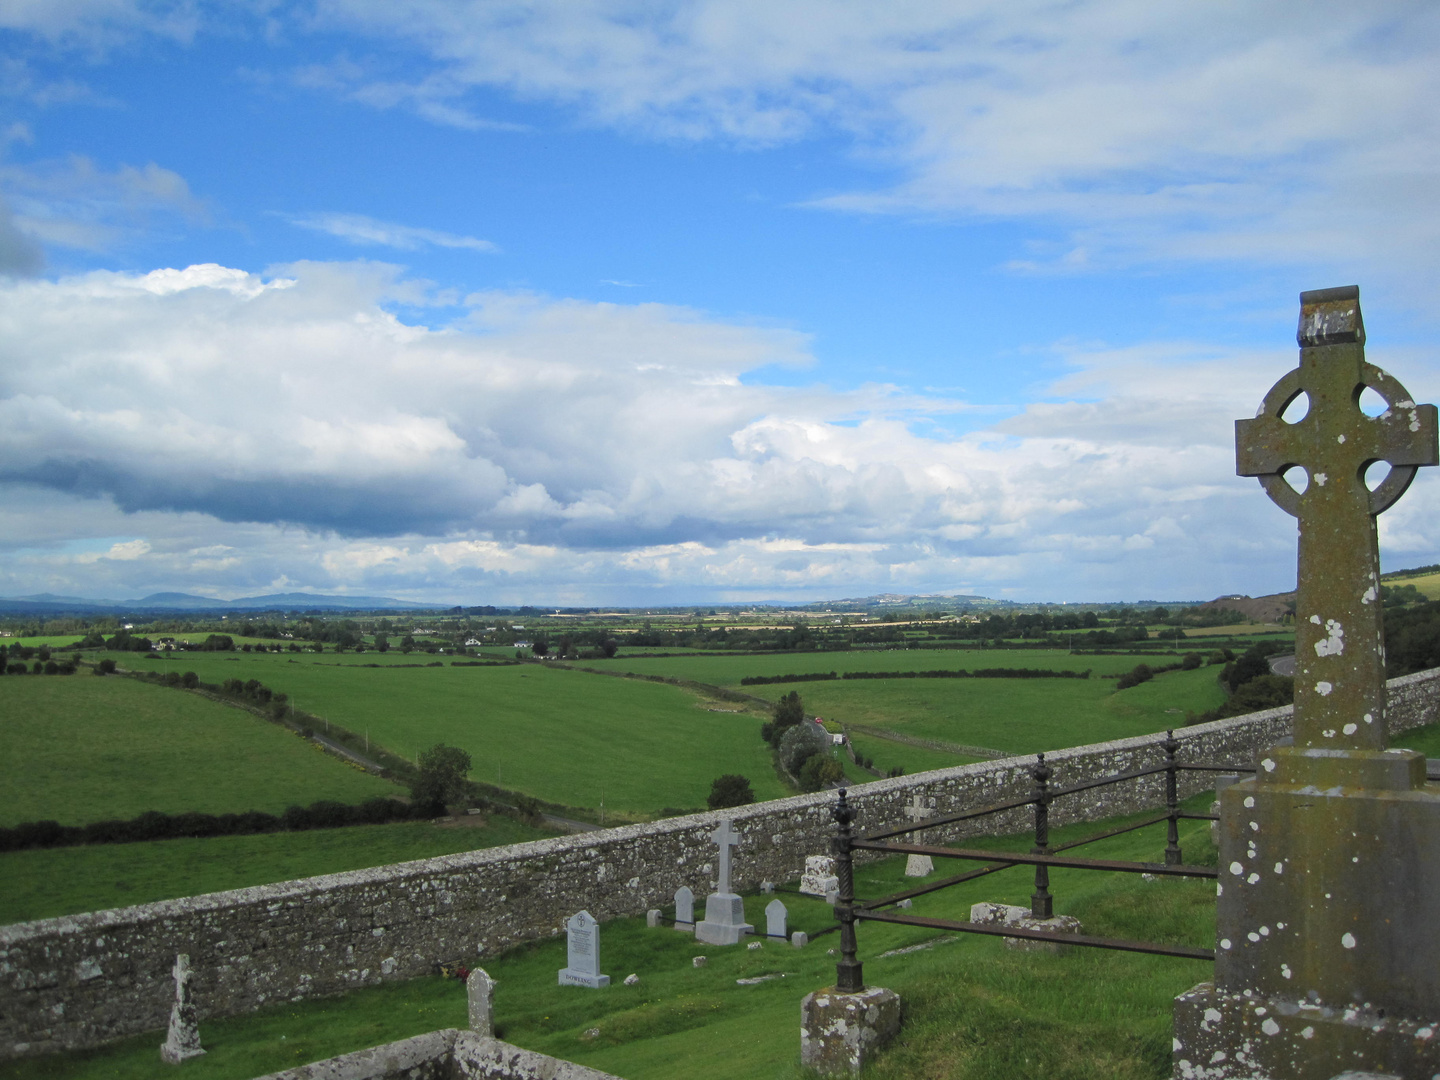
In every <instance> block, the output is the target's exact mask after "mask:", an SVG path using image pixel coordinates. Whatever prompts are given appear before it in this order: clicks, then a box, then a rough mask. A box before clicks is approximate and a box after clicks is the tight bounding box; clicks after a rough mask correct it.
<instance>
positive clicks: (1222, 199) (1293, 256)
mask: <svg viewBox="0 0 1440 1080" xmlns="http://www.w3.org/2000/svg"><path fill="white" fill-rule="evenodd" d="M316 11H317V13H318V18H319V22H320V24H321V25H326V26H328V27H331V28H341V29H346V30H350V31H353V32H356V33H358V34H360V35H363V36H365V37H368V38H370V39H372V40H374V39H377V38H382V39H384V40H385V41H386V42H387V43H390V44H394V43H396V42H405V41H408V42H411V43H412V44H413V46H414V47H415V48H416V49H418V50H419V52H420V53H421V55H422V56H423V57H424V58H425V60H426V62H427V63H428V64H429V74H428V75H427V76H426V77H425V79H424V80H422V83H423V85H424V87H425V95H426V100H428V101H431V102H443V101H448V102H450V103H451V104H452V105H453V106H454V107H456V108H461V107H462V105H463V102H464V100H465V96H466V94H467V92H468V91H469V90H470V89H471V88H473V87H498V88H501V89H504V90H506V91H509V92H511V93H513V94H515V95H517V96H518V97H520V98H522V99H537V98H538V99H542V100H548V101H552V102H559V103H563V104H566V105H570V106H573V107H574V108H576V109H578V110H579V111H580V112H582V113H583V114H584V115H585V116H586V117H587V118H588V119H589V120H590V121H592V122H593V123H596V124H603V125H614V126H620V127H623V128H626V129H629V130H631V131H638V132H641V133H644V134H649V135H653V136H657V137H660V138H666V139H674V138H680V139H710V138H721V139H727V140H732V141H738V142H740V143H750V144H760V145H768V144H773V143H776V142H782V141H787V140H795V139H800V138H804V137H807V136H809V135H811V134H814V133H816V132H832V131H836V130H838V131H841V132H843V133H845V134H846V135H848V136H850V137H851V138H853V140H854V146H855V147H856V151H857V153H858V154H859V155H860V156H861V157H862V158H863V159H865V160H868V161H871V162H873V163H874V164H876V165H877V166H880V167H882V168H885V169H891V170H895V171H896V172H897V173H898V175H899V179H898V181H897V182H895V183H890V184H882V185H880V186H878V187H876V188H875V189H873V190H860V191H850V192H841V193H831V194H828V195H826V196H824V197H820V198H817V201H816V203H815V205H817V206H824V207H829V208H832V209H841V210H850V211H861V212H879V213H885V212H898V213H916V212H919V213H924V214H945V215H950V214H956V215H962V216H965V217H969V218H981V219H993V218H1006V219H1015V218H1020V219H1024V220H1028V221H1030V222H1033V223H1036V224H1038V225H1040V226H1042V227H1045V228H1049V229H1051V230H1053V231H1058V233H1059V234H1060V235H1061V236H1062V237H1063V238H1064V240H1063V242H1062V243H1060V244H1059V245H1058V247H1057V250H1056V252H1055V253H1054V255H1053V257H1050V258H1046V259H1039V260H1037V259H1017V260H1016V262H1015V265H1016V266H1017V267H1018V268H1022V269H1024V268H1029V269H1035V268H1046V269H1050V270H1054V271H1058V272H1075V271H1078V270H1084V269H1086V268H1087V267H1094V266H1097V265H1106V264H1111V263H1114V262H1115V261H1116V260H1124V261H1128V260H1137V259H1139V260H1153V259H1161V260H1177V259H1178V260H1194V259H1200V260H1212V259H1225V260H1252V261H1253V260H1257V259H1258V260H1263V261H1264V262H1266V263H1270V264H1277V263H1278V264H1296V263H1299V264H1304V265H1308V266H1313V265H1315V264H1316V263H1317V262H1319V263H1322V264H1324V265H1328V266H1331V267H1353V266H1354V265H1355V264H1356V263H1357V262H1359V263H1360V264H1361V265H1362V268H1363V269H1364V270H1365V272H1366V273H1367V275H1369V276H1371V277H1372V278H1373V277H1374V276H1376V275H1380V274H1385V275H1387V277H1393V279H1394V280H1396V281H1398V282H1402V283H1403V282H1404V281H1405V279H1406V278H1407V277H1412V278H1413V276H1414V275H1415V274H1416V273H1417V272H1423V273H1425V274H1426V275H1427V281H1425V282H1421V283H1415V282H1413V281H1412V282H1411V283H1410V288H1411V294H1412V296H1423V297H1432V296H1433V293H1434V291H1435V290H1434V281H1433V278H1434V271H1435V269H1436V264H1435V254H1434V253H1435V251H1436V250H1437V241H1440V209H1437V208H1436V206H1435V203H1434V200H1433V198H1432V192H1433V191H1434V189H1435V187H1436V184H1437V180H1440V115H1437V113H1436V112H1435V110H1434V109H1433V107H1432V103H1433V102H1434V100H1435V99H1436V97H1437V94H1440V66H1437V65H1436V64H1435V63H1434V56H1435V54H1436V51H1437V48H1440V9H1437V8H1436V7H1435V6H1434V5H1426V4H1415V3H1409V2H1404V0H1391V2H1382V3H1377V4H1363V5H1355V4H1342V3H1339V2H1338V0H1324V2H1317V3H1313V4H1308V5H1306V6H1305V8H1304V9H1303V10H1297V9H1296V8H1295V7H1294V6H1293V5H1290V4H1283V3H1278V2H1274V0H1270V2H1259V3H1249V4H1227V5H1224V6H1222V7H1221V8H1216V7H1214V6H1213V5H1188V6H1187V5H1179V6H1176V5H1156V4H1154V3H1150V2H1148V0H1080V2H1076V3H1056V2H1054V0H1030V2H1028V3H1014V2H1011V0H1004V2H1002V0H968V2H966V3H962V4H954V3H939V2H921V0H910V2H897V3H891V4H887V5H886V6H885V9H884V12H883V15H877V12H876V10H875V9H873V8H872V7H869V6H866V5H861V4H854V3H849V2H846V0H800V2H796V3H790V4H769V3H761V2H759V0H689V2H670V3H665V4H655V5H649V4H647V5H640V4H636V3H633V2H632V0H588V2H583V3H577V2H575V0H538V2H534V3H526V4H523V5H522V4H516V3H495V4H485V5H462V6H457V5H455V4H452V3H449V2H448V0H383V2H380V0H322V2H321V3H319V4H318V5H317V8H316ZM346 65H347V66H346V80H347V83H346V85H347V86H348V85H352V84H359V83H364V82H366V80H367V78H368V79H369V81H370V82H371V83H373V85H374V87H375V91H374V92H375V93H377V94H380V95H381V96H382V97H383V96H384V93H385V87H387V86H390V85H391V83H390V82H387V81H386V80H385V79H384V78H383V77H381V76H380V75H378V74H377V75H369V76H367V73H366V71H365V68H364V66H363V65H360V64H358V63H357V62H355V61H347V62H346Z"/></svg>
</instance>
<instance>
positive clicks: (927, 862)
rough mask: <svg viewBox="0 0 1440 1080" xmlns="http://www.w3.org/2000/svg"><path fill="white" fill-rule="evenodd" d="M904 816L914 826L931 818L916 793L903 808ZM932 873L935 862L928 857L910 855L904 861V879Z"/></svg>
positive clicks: (923, 801) (928, 810) (920, 796)
mask: <svg viewBox="0 0 1440 1080" xmlns="http://www.w3.org/2000/svg"><path fill="white" fill-rule="evenodd" d="M934 804H935V803H934V800H933V799H932V800H931V802H930V805H931V806H933V805H934ZM904 814H905V816H906V817H908V818H909V819H910V820H911V821H913V822H914V823H915V824H916V825H919V824H920V822H922V821H924V820H925V819H926V818H928V817H930V816H931V814H930V808H929V807H927V806H926V805H925V798H924V796H922V795H921V794H920V793H919V792H918V791H917V792H915V796H914V798H912V799H911V800H910V805H908V806H907V807H905V810H904ZM916 842H917V843H919V842H920V841H919V840H917V841H916ZM934 872H935V861H934V860H933V859H931V858H930V856H929V855H911V856H910V857H909V858H908V859H906V860H905V876H906V877H924V876H925V875H926V874H932V873H934Z"/></svg>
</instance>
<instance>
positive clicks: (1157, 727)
mask: <svg viewBox="0 0 1440 1080" xmlns="http://www.w3.org/2000/svg"><path fill="white" fill-rule="evenodd" d="M1099 659H1113V658H1105V657H1101V658H1099ZM1126 659H1129V658H1126ZM1129 666H1130V667H1133V666H1134V664H1133V663H1132V664H1130V665H1129ZM1218 674H1219V670H1218V669H1217V668H1215V667H1205V668H1197V669H1196V670H1194V671H1171V672H1166V673H1165V674H1163V675H1157V676H1156V677H1155V678H1154V679H1152V680H1151V681H1150V682H1146V683H1141V684H1140V685H1139V686H1135V687H1132V688H1130V689H1128V690H1118V691H1117V690H1116V689H1115V682H1114V681H1113V680H1110V679H1099V678H1095V677H1091V678H1089V679H893V680H892V679H864V680H854V681H840V680H837V681H835V682H818V683H800V684H796V685H793V686H792V685H790V684H777V685H770V686H757V687H751V688H750V689H751V690H753V691H755V692H756V693H757V694H763V695H764V696H767V697H779V695H780V694H781V693H783V692H788V691H789V690H791V689H795V690H798V691H799V693H800V696H801V698H802V699H803V700H804V702H805V708H806V709H807V710H808V711H811V712H818V713H820V714H821V715H822V716H824V717H825V718H826V719H834V720H839V721H840V722H842V723H850V724H863V725H866V726H871V727H876V728H886V729H889V730H892V731H896V732H900V733H902V734H906V735H912V736H915V737H917V738H925V739H937V740H941V741H944V742H950V743H959V744H962V745H967V746H982V747H987V748H989V749H992V750H999V751H1004V752H1006V753H1011V754H1033V753H1036V752H1037V751H1040V750H1058V749H1061V748H1063V747H1067V746H1077V745H1081V744H1084V743H1093V742H1102V741H1105V740H1107V739H1119V738H1125V737H1128V736H1131V735H1146V734H1149V733H1151V732H1156V731H1163V730H1164V729H1165V728H1166V727H1178V726H1182V725H1183V724H1184V722H1185V713H1186V711H1187V710H1193V711H1195V712H1200V711H1202V710H1204V709H1209V708H1213V707H1215V706H1216V705H1219V704H1220V703H1221V702H1222V701H1223V700H1224V692H1223V691H1222V690H1221V689H1220V687H1219V685H1218V683H1217V682H1216V676H1217V675H1218ZM865 753H867V754H870V756H872V757H874V758H875V760H876V762H877V763H892V764H904V761H903V760H902V759H901V751H900V748H899V747H897V748H896V750H895V751H894V752H892V751H891V750H890V749H889V748H888V746H887V747H885V748H882V749H876V750H875V751H874V753H871V751H869V750H866V751H865ZM955 764H960V762H959V761H958V760H957V761H956V762H955ZM930 767H931V768H934V767H935V766H930ZM907 771H908V770H907Z"/></svg>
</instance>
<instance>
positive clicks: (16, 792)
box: [0, 671, 400, 826]
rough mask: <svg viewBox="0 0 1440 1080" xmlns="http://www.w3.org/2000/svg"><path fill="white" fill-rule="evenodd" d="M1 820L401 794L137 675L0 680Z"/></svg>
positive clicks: (71, 820) (269, 728) (235, 714)
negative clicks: (2, 746) (2, 747)
mask: <svg viewBox="0 0 1440 1080" xmlns="http://www.w3.org/2000/svg"><path fill="white" fill-rule="evenodd" d="M0 715H3V717H4V719H3V720H0V733H3V738H4V743H5V755H4V764H3V766H0V776H3V777H4V788H5V793H6V797H5V799H4V802H3V806H0V825H4V826H12V825H15V824H17V823H19V822H22V821H40V820H55V821H58V822H60V823H61V824H63V825H84V824H87V823H89V822H92V821H102V820H109V819H115V818H131V817H135V816H136V815H138V814H142V813H144V812H145V811H147V810H160V811H164V812H165V813H171V814H175V813H184V812H186V811H199V812H202V813H209V814H220V813H240V812H243V811H246V810H264V811H267V812H269V813H273V814H278V813H280V812H282V811H283V810H284V809H285V808H286V807H287V806H290V805H292V804H296V803H299V804H309V803H312V802H315V801H316V800H319V799H333V800H336V801H339V802H345V803H356V802H361V801H363V800H365V799H367V798H373V797H375V796H385V795H394V794H399V793H400V790H399V789H398V788H396V786H395V785H394V784H392V783H390V782H388V781H385V780H382V779H380V778H379V777H376V776H372V775H370V774H368V773H366V772H363V771H362V770H359V769H356V768H354V767H352V766H350V765H348V764H346V763H344V762H342V761H339V760H338V759H336V758H334V757H331V756H329V755H327V754H325V753H323V752H321V751H320V750H318V749H317V748H316V747H315V746H314V744H313V743H309V742H306V741H303V740H301V739H299V738H297V737H296V736H295V735H294V734H292V733H291V732H289V731H286V730H284V729H283V728H281V727H279V726H278V725H276V724H272V723H269V722H268V721H265V720H262V719H260V718H259V717H257V716H255V715H254V714H252V713H249V712H247V711H245V710H243V709H236V708H233V707H230V706H227V705H221V704H219V703H217V702H214V701H210V700H208V699H206V698H203V697H200V696H199V695H197V694H191V693H185V692H182V691H179V690H172V689H168V688H165V687H161V686H154V685H150V684H147V683H143V682H140V681H138V680H136V679H126V678H115V677H106V678H97V677H95V676H94V675H90V674H86V673H84V672H83V671H82V672H80V673H77V674H74V675H30V676H23V677H13V676H8V675H7V676H5V677H4V678H3V679H0Z"/></svg>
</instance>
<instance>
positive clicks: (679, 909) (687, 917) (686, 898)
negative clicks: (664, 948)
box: [675, 885, 695, 934]
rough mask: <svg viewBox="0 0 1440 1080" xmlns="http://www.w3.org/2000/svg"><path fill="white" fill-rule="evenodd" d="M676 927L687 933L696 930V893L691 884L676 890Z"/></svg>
mask: <svg viewBox="0 0 1440 1080" xmlns="http://www.w3.org/2000/svg"><path fill="white" fill-rule="evenodd" d="M675 929H676V930H684V931H685V932H686V933H687V934H692V933H694V932H695V894H694V893H693V892H692V891H691V889H690V886H689V885H681V886H680V888H678V889H676V890H675Z"/></svg>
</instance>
